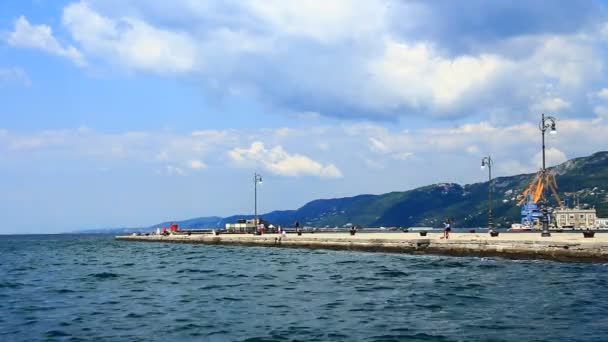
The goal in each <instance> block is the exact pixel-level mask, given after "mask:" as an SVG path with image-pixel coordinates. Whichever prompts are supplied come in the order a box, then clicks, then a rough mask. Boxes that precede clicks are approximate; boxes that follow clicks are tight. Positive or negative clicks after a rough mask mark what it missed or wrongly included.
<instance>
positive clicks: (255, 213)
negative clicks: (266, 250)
mask: <svg viewBox="0 0 608 342" xmlns="http://www.w3.org/2000/svg"><path fill="white" fill-rule="evenodd" d="M258 183H262V175H259V174H258V173H257V172H255V173H254V174H253V216H254V222H255V231H256V232H257V230H258Z"/></svg>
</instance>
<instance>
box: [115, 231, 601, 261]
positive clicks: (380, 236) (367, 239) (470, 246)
mask: <svg viewBox="0 0 608 342" xmlns="http://www.w3.org/2000/svg"><path fill="white" fill-rule="evenodd" d="M441 235H442V234H441V233H428V234H427V236H420V235H419V234H418V233H402V234H395V233H357V234H356V235H354V236H351V235H349V234H348V233H315V234H310V233H305V234H303V235H301V236H298V235H296V234H288V235H287V236H285V237H280V236H279V235H278V234H265V235H252V234H225V235H213V234H196V235H177V234H176V235H168V236H162V235H148V236H146V235H139V236H137V235H118V236H115V239H116V240H119V241H133V242H165V243H191V244H210V245H240V246H258V247H289V248H308V249H332V250H353V251H366V252H389V253H408V254H437V255H452V256H480V257H486V256H490V257H502V258H508V259H546V260H555V261H562V262H564V261H565V262H568V261H570V262H577V261H585V262H608V234H596V235H595V237H594V238H584V237H583V234H582V233H553V234H552V236H551V237H541V236H540V233H536V232H534V233H503V232H501V233H500V235H499V236H498V237H490V236H489V234H487V233H452V234H450V239H448V240H445V239H440V237H441Z"/></svg>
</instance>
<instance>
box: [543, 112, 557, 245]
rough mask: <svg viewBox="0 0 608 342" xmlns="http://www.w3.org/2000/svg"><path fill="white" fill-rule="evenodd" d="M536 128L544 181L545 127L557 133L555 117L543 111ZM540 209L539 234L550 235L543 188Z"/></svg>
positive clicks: (545, 175)
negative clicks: (541, 150)
mask: <svg viewBox="0 0 608 342" xmlns="http://www.w3.org/2000/svg"><path fill="white" fill-rule="evenodd" d="M538 129H540V132H541V135H542V143H543V168H542V170H541V181H542V182H545V180H546V177H547V169H546V167H545V132H546V131H547V129H550V131H549V134H556V133H557V130H556V129H555V118H554V117H552V116H545V113H543V114H542V116H541V120H540V123H539V124H538ZM540 211H541V213H542V217H541V221H542V224H543V231H542V233H540V236H543V237H548V236H551V233H549V211H548V208H547V197H546V196H545V189H544V188H543V193H542V196H541V202H540Z"/></svg>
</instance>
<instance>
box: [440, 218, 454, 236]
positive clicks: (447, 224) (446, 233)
mask: <svg viewBox="0 0 608 342" xmlns="http://www.w3.org/2000/svg"><path fill="white" fill-rule="evenodd" d="M443 226H444V228H443V236H442V237H441V238H442V239H443V238H445V239H449V238H450V231H452V220H451V219H449V218H446V219H445V222H444V223H443Z"/></svg>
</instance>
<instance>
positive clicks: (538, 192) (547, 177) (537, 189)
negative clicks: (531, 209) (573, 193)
mask: <svg viewBox="0 0 608 342" xmlns="http://www.w3.org/2000/svg"><path fill="white" fill-rule="evenodd" d="M546 186H548V187H549V189H551V192H552V193H553V196H555V199H556V200H557V204H558V205H559V207H560V208H563V207H564V202H562V199H561V198H560V197H559V194H558V193H557V181H556V180H555V174H554V173H552V172H543V171H542V170H541V171H539V172H538V173H537V174H536V176H534V178H533V179H532V182H530V185H529V186H528V187H527V188H526V190H524V192H523V193H522V195H523V198H522V199H521V201H519V203H517V205H522V203H524V202H525V201H526V200H527V199H528V194H532V196H531V197H532V202H533V203H538V201H539V200H540V199H541V197H542V195H543V191H544V190H545V187H546Z"/></svg>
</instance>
